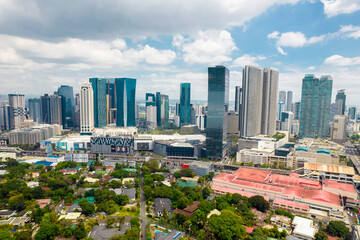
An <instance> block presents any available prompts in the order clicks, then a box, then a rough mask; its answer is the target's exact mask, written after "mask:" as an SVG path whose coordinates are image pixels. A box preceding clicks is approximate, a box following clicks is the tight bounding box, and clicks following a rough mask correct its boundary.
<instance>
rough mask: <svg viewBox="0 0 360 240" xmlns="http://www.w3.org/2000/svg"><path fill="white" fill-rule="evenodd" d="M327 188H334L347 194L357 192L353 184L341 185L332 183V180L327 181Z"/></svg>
mask: <svg viewBox="0 0 360 240" xmlns="http://www.w3.org/2000/svg"><path fill="white" fill-rule="evenodd" d="M325 186H326V187H328V188H334V189H339V190H342V191H345V192H352V193H354V192H356V191H355V188H354V185H352V184H347V183H339V182H336V181H332V180H326V181H325Z"/></svg>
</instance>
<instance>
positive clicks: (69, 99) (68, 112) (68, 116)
mask: <svg viewBox="0 0 360 240" xmlns="http://www.w3.org/2000/svg"><path fill="white" fill-rule="evenodd" d="M57 94H58V95H59V96H61V101H62V103H61V112H62V125H63V127H64V128H66V129H67V128H72V127H73V126H74V117H73V116H74V92H73V87H71V86H68V85H61V87H59V88H58V92H57Z"/></svg>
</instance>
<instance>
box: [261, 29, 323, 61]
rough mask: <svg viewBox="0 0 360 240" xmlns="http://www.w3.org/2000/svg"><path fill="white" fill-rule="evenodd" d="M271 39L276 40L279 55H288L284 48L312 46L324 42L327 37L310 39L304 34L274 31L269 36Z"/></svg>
mask: <svg viewBox="0 0 360 240" xmlns="http://www.w3.org/2000/svg"><path fill="white" fill-rule="evenodd" d="M267 37H268V38H270V39H276V46H277V50H278V51H279V53H281V54H282V55H287V53H286V52H285V51H284V50H283V48H282V47H293V48H299V47H303V46H305V45H310V44H314V43H318V42H322V41H324V39H325V35H321V36H316V37H311V38H309V39H307V38H306V36H305V35H304V34H303V33H302V32H285V33H282V34H280V33H279V32H277V31H274V32H272V33H270V34H268V35H267Z"/></svg>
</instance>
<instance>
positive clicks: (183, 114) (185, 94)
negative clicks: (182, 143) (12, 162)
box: [180, 83, 191, 126]
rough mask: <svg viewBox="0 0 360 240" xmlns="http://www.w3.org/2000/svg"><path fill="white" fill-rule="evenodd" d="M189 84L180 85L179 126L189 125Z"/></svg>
mask: <svg viewBox="0 0 360 240" xmlns="http://www.w3.org/2000/svg"><path fill="white" fill-rule="evenodd" d="M190 86H191V85H190V83H181V84H180V124H181V126H183V125H187V124H190V120H191V106H190V93H191V92H190Z"/></svg>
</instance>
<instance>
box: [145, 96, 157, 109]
mask: <svg viewBox="0 0 360 240" xmlns="http://www.w3.org/2000/svg"><path fill="white" fill-rule="evenodd" d="M148 106H155V94H153V93H146V96H145V107H148Z"/></svg>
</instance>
